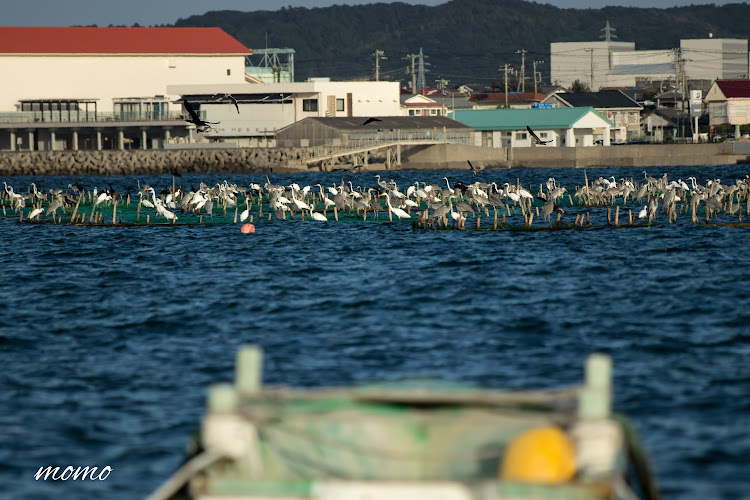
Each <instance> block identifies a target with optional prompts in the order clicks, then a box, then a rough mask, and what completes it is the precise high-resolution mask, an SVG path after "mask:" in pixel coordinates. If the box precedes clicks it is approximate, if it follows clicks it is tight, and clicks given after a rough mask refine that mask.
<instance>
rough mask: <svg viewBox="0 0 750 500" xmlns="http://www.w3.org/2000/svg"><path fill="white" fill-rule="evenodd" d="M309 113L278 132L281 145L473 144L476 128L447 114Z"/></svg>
mask: <svg viewBox="0 0 750 500" xmlns="http://www.w3.org/2000/svg"><path fill="white" fill-rule="evenodd" d="M366 121H369V120H367V119H366V118H363V117H317V116H316V117H308V118H305V119H303V120H300V121H298V122H295V123H293V124H291V125H288V126H286V127H284V128H282V129H280V130H278V131H277V132H276V144H277V146H278V147H281V148H295V147H316V146H331V147H342V148H348V147H362V146H369V145H372V144H379V143H386V142H395V141H425V143H427V142H434V141H441V140H447V141H450V142H453V143H460V144H471V142H472V137H473V134H474V131H473V130H472V128H471V127H470V126H468V125H465V124H463V123H459V122H457V121H455V120H451V119H450V118H446V117H444V116H380V117H378V118H377V119H375V120H374V121H370V122H369V123H367V124H365V122H366Z"/></svg>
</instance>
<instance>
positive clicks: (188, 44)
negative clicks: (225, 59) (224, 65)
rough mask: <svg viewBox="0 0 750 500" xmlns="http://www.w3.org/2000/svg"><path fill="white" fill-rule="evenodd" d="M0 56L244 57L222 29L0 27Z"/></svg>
mask: <svg viewBox="0 0 750 500" xmlns="http://www.w3.org/2000/svg"><path fill="white" fill-rule="evenodd" d="M0 54H2V55H11V54H19V55H21V54H22V55H28V54H38V55H52V54H66V55H72V54H81V55H84V54H85V55H93V54H138V55H142V54H161V55H163V54H185V55H187V54H190V55H204V54H205V55H211V54H221V55H230V54H245V55H250V54H252V51H251V50H250V49H248V48H247V47H245V46H243V45H242V44H241V43H240V42H238V41H237V40H235V39H234V38H232V37H231V36H229V35H228V34H227V33H226V32H225V31H223V30H222V29H221V28H140V27H139V28H90V27H74V28H61V27H0Z"/></svg>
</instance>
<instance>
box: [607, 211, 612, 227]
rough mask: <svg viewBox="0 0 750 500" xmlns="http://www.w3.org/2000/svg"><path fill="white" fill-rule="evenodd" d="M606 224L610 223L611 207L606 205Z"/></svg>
mask: <svg viewBox="0 0 750 500" xmlns="http://www.w3.org/2000/svg"><path fill="white" fill-rule="evenodd" d="M607 224H612V207H607Z"/></svg>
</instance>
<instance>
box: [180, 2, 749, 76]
mask: <svg viewBox="0 0 750 500" xmlns="http://www.w3.org/2000/svg"><path fill="white" fill-rule="evenodd" d="M749 19H750V4H747V3H744V4H740V3H736V4H728V5H723V6H715V5H693V6H689V7H675V8H668V9H658V8H649V9H641V8H626V7H605V8H601V9H559V8H557V7H553V6H551V5H547V4H540V3H534V2H527V1H523V0H514V1H510V0H452V1H450V2H447V3H445V4H442V5H438V6H434V7H428V6H421V5H409V4H405V3H378V4H369V5H359V6H345V5H336V6H332V7H325V8H313V9H307V8H304V7H295V8H288V7H284V8H282V9H281V10H279V11H257V12H237V11H212V12H208V13H206V14H204V15H200V16H191V17H188V18H186V19H179V20H178V21H177V22H176V23H175V26H195V27H204V26H218V27H221V28H222V29H224V30H225V31H226V32H227V33H229V34H230V35H232V36H234V37H235V38H237V39H238V40H239V41H240V42H242V43H243V44H244V45H245V46H247V47H249V48H251V49H252V48H256V49H257V48H263V47H266V36H267V37H268V45H267V46H268V47H289V48H293V49H294V50H295V51H296V55H295V79H296V80H297V81H302V80H305V79H306V78H308V77H310V76H330V77H331V78H333V79H337V80H345V79H367V78H368V77H372V76H374V73H375V69H374V57H373V56H372V54H373V52H375V50H376V49H380V50H383V51H385V55H386V57H387V58H388V59H387V60H382V61H381V63H380V74H381V79H390V80H401V81H406V80H408V79H410V78H411V77H410V76H408V75H406V73H405V68H406V67H407V61H406V60H405V59H404V57H405V56H406V55H407V54H409V53H418V52H419V49H420V47H421V48H423V50H424V54H425V55H426V56H428V58H427V59H426V61H427V62H428V63H430V65H429V66H427V69H429V72H428V73H427V76H426V81H427V85H428V86H435V80H437V79H438V78H445V79H447V80H450V82H451V84H450V85H451V86H453V85H455V84H460V83H466V82H473V83H484V84H490V83H491V82H492V81H498V82H499V81H501V80H502V74H501V73H500V72H498V68H500V67H501V66H502V65H503V64H505V63H508V64H511V65H513V66H514V67H516V68H519V67H520V66H521V56H520V54H519V53H516V51H518V50H522V49H525V50H526V51H527V53H526V74H527V75H531V71H532V70H531V64H532V61H534V60H536V61H545V62H544V63H543V64H540V65H539V66H538V68H537V71H541V73H542V79H543V80H545V81H548V80H549V50H550V45H549V44H550V43H551V42H576V41H591V40H600V39H601V37H602V36H603V31H602V29H603V28H604V26H605V23H606V22H607V21H609V22H610V25H611V26H612V27H613V28H615V29H616V31H615V32H614V34H615V35H616V36H617V38H616V39H615V40H616V41H625V42H634V43H635V48H636V50H649V49H670V48H677V47H679V44H680V39H687V38H708V35H709V33H712V34H713V36H714V37H715V38H743V39H747V38H749V37H750V22H748V20H749Z"/></svg>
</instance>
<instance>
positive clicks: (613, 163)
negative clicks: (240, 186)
mask: <svg viewBox="0 0 750 500" xmlns="http://www.w3.org/2000/svg"><path fill="white" fill-rule="evenodd" d="M314 154H315V151H314V150H312V148H216V147H207V148H190V149H179V150H177V149H167V150H164V149H158V150H104V151H89V150H79V151H14V152H11V151H2V152H0V176H3V177H17V176H55V175H61V176H62V175H93V176H107V175H159V174H169V173H172V172H175V171H177V172H180V173H189V172H205V173H209V172H226V173H297V172H309V171H330V170H333V169H334V168H340V167H344V168H346V167H348V166H351V163H346V162H344V163H341V164H333V165H331V164H330V163H329V164H324V163H323V162H321V163H319V164H317V165H316V164H313V165H311V166H308V165H307V164H306V162H307V161H309V160H310V159H311V158H313V157H314ZM381 160H382V158H379V157H378V156H376V155H373V156H372V157H371V160H370V162H368V164H367V165H360V166H359V167H358V170H368V171H380V170H465V169H466V168H467V160H468V161H471V162H472V164H474V165H475V166H476V167H478V168H482V169H486V170H495V169H509V168H593V167H602V168H605V167H651V166H691V165H726V164H738V163H750V142H739V143H731V142H724V143H714V144H660V145H651V144H647V145H643V144H637V145H619V146H606V147H604V146H598V147H585V148H584V147H580V148H563V147H558V148H542V147H530V148H512V149H500V148H487V147H480V146H467V145H462V144H436V145H432V146H428V147H415V148H411V149H405V150H404V153H403V157H402V163H401V165H400V166H398V165H391V168H390V169H389V168H387V165H386V162H385V161H381Z"/></svg>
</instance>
